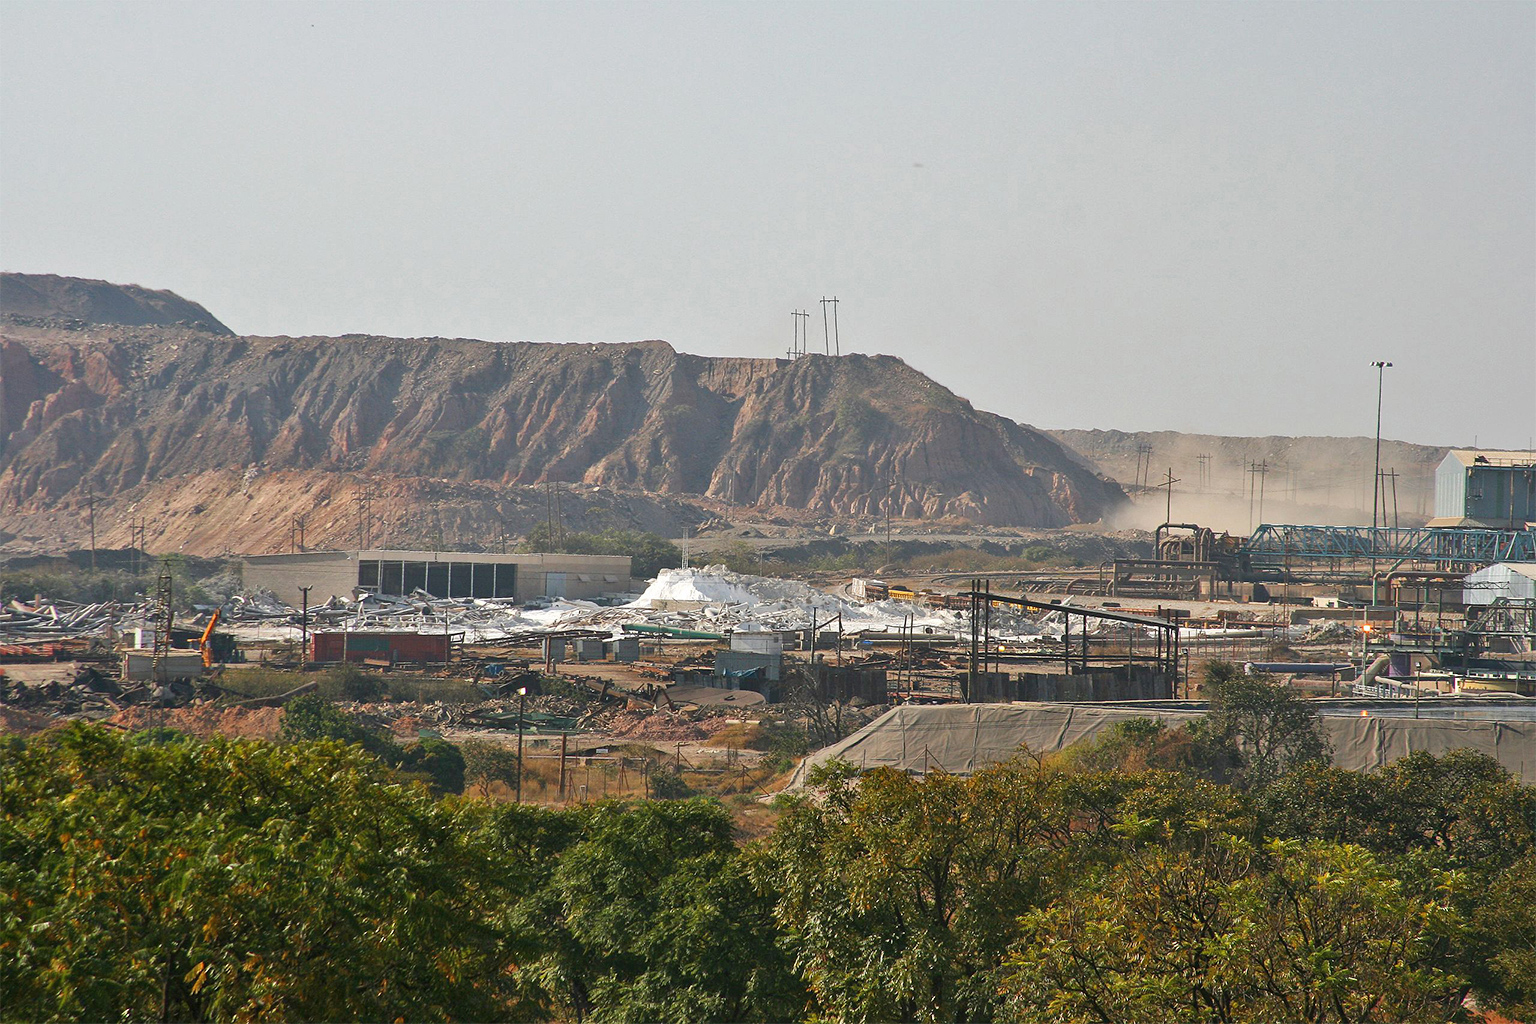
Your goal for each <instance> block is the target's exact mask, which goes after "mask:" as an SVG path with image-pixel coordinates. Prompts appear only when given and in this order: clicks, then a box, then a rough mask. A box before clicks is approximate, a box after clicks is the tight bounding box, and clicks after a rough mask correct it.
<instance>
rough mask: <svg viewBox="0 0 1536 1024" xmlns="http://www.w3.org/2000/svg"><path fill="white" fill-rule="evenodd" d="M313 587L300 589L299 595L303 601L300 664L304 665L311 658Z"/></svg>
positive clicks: (300, 617)
mask: <svg viewBox="0 0 1536 1024" xmlns="http://www.w3.org/2000/svg"><path fill="white" fill-rule="evenodd" d="M313 589H314V587H313V586H307V587H300V588H299V595H300V598H301V600H302V601H303V605H302V610H301V611H300V612H299V664H300V665H303V664H304V663H305V662H307V661H309V660H310V657H309V592H310V591H311V590H313Z"/></svg>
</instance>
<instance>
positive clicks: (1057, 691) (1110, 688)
mask: <svg viewBox="0 0 1536 1024" xmlns="http://www.w3.org/2000/svg"><path fill="white" fill-rule="evenodd" d="M956 683H957V687H958V688H959V689H960V691H961V692H963V691H964V687H965V676H964V675H963V674H962V675H959V676H957V677H956ZM1171 696H1173V687H1172V684H1171V682H1170V680H1169V678H1168V674H1167V673H1166V672H1160V671H1158V670H1157V669H1154V668H1147V667H1144V666H1141V665H1136V666H1131V667H1127V666H1120V667H1118V668H1106V669H1100V670H1098V671H1096V672H1089V673H1087V674H1086V675H1085V674H1083V673H1081V672H1079V673H1074V674H1073V675H1062V674H1060V673H1055V672H1020V673H1018V674H1017V675H1016V676H1013V677H1010V676H1009V675H1008V673H1006V672H983V673H978V674H977V679H976V693H974V694H972V695H971V699H972V701H973V702H977V703H992V702H998V703H1006V702H1010V701H1016V700H1029V701H1058V700H1065V701H1098V700H1163V699H1166V698H1168V697H1171Z"/></svg>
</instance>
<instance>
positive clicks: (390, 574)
mask: <svg viewBox="0 0 1536 1024" xmlns="http://www.w3.org/2000/svg"><path fill="white" fill-rule="evenodd" d="M404 585H405V563H404V562H383V563H380V568H379V593H381V594H392V595H395V596H399V595H401V594H404V593H405V591H404V590H403V589H402V588H403V587H404Z"/></svg>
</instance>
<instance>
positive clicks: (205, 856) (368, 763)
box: [0, 726, 538, 1020]
mask: <svg viewBox="0 0 1536 1024" xmlns="http://www.w3.org/2000/svg"><path fill="white" fill-rule="evenodd" d="M0 780H3V783H4V785H3V789H0V810H3V819H0V892H3V893H4V894H5V901H4V905H3V911H0V991H3V992H4V993H5V997H4V998H5V1000H6V1005H5V1015H6V1016H7V1017H8V1018H11V1019H43V1018H60V1017H64V1018H74V1019H90V1020H106V1019H109V1018H114V1019H115V1018H123V1017H129V1018H156V1019H162V1020H166V1019H171V1020H193V1019H202V1020H206V1019H211V1018H217V1019H231V1020H248V1019H254V1018H258V1017H260V1018H272V1017H280V1018H291V1019H302V1020H340V1019H353V1018H362V1019H371V1020H383V1019H395V1018H397V1017H405V1018H408V1019H421V1020H429V1019H432V1020H435V1019H444V1018H448V1017H458V1018H473V1019H491V1018H493V1017H507V1016H513V1017H524V1016H528V1015H529V1014H530V1013H532V1012H535V1011H537V1009H538V1008H537V1006H536V1005H533V1004H530V1003H528V1002H526V1001H525V1000H523V999H521V998H519V995H518V992H517V991H516V987H515V985H513V984H512V983H511V982H510V981H509V976H508V971H509V970H511V969H512V968H513V967H514V965H515V962H516V961H515V946H516V943H515V941H514V940H515V939H516V938H517V936H515V935H513V934H509V933H508V932H507V931H506V930H505V926H504V925H502V924H500V923H499V922H498V912H499V907H500V906H501V905H502V904H503V903H504V902H505V901H506V900H507V899H509V898H511V897H512V896H513V895H514V894H513V892H511V891H510V890H512V889H514V888H515V885H516V882H517V875H516V872H515V871H509V866H508V865H506V864H504V863H497V862H496V860H495V859H494V858H493V857H492V856H491V852H492V851H490V850H489V849H487V848H486V847H485V846H484V844H482V843H479V842H476V841H475V837H474V835H473V833H469V832H466V830H464V829H462V828H460V827H458V823H457V816H456V814H455V812H454V810H453V809H452V808H450V807H448V806H447V805H444V804H440V803H437V802H436V801H434V800H432V799H430V798H429V797H428V796H427V794H426V793H425V792H424V791H422V790H420V789H416V788H411V787H406V786H403V785H402V784H401V783H400V782H399V781H398V779H397V777H396V776H395V775H394V774H393V773H392V772H391V771H389V770H388V769H387V768H385V767H384V766H383V765H382V764H380V763H379V761H377V760H376V759H375V758H373V757H370V756H368V755H367V754H365V753H363V752H362V751H361V750H358V749H356V748H349V747H346V746H342V745H340V744H337V743H304V744H293V745H282V746H275V745H268V744H259V743H241V742H233V743H232V742H226V741H222V740H220V741H214V742H211V743H191V742H184V743H161V744H143V743H137V742H135V741H133V740H132V739H129V738H126V737H123V736H121V735H118V734H114V733H110V732H107V731H105V730H101V729H95V728H86V727H83V726H75V727H73V728H71V729H69V730H66V731H63V732H60V733H55V734H50V735H47V736H44V737H41V738H38V739H34V740H31V741H27V742H22V741H19V740H11V741H9V742H8V743H7V744H6V746H5V747H4V749H3V751H0ZM514 867H515V866H514Z"/></svg>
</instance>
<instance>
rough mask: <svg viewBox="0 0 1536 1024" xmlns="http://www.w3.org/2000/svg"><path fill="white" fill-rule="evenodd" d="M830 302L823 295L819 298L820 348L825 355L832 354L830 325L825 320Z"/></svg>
mask: <svg viewBox="0 0 1536 1024" xmlns="http://www.w3.org/2000/svg"><path fill="white" fill-rule="evenodd" d="M831 301H832V300H831V299H829V298H827V297H826V296H825V295H823V296H822V297H821V347H822V352H823V353H824V354H826V355H831V354H832V325H831V323H830V322H829V321H828V320H827V303H829V302H831Z"/></svg>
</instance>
